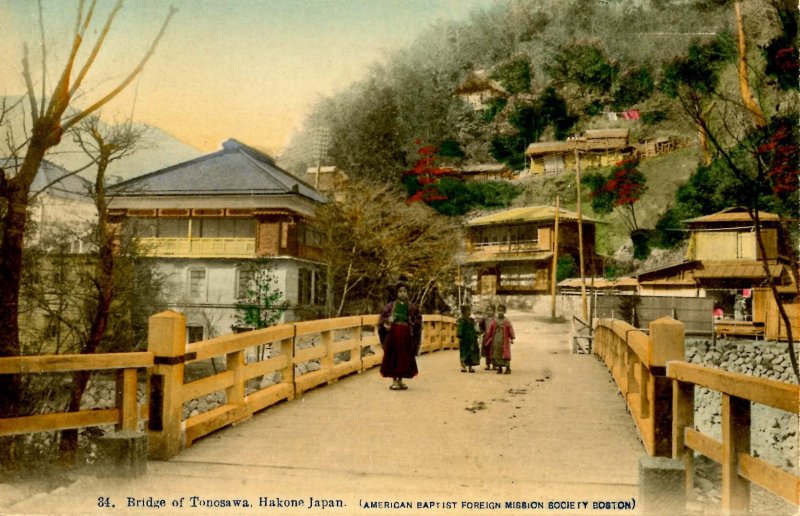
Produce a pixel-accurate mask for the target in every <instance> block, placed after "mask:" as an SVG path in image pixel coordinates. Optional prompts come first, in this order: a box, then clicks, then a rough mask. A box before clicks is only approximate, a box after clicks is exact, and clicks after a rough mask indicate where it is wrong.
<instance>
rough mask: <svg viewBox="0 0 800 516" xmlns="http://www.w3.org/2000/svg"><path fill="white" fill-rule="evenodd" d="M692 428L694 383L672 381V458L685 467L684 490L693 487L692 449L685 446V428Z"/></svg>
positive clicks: (688, 491)
mask: <svg viewBox="0 0 800 516" xmlns="http://www.w3.org/2000/svg"><path fill="white" fill-rule="evenodd" d="M687 427H688V428H694V384H691V383H686V382H681V381H679V380H673V381H672V458H673V459H677V460H680V461H681V462H683V466H684V468H685V469H686V492H687V493H691V492H692V488H694V450H692V449H691V448H689V447H687V446H686V428H687Z"/></svg>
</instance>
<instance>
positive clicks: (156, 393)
mask: <svg viewBox="0 0 800 516" xmlns="http://www.w3.org/2000/svg"><path fill="white" fill-rule="evenodd" d="M185 348H186V319H185V318H184V317H183V315H181V314H179V313H177V312H172V311H166V312H161V313H158V314H155V315H152V316H150V320H149V327H148V337H147V350H148V351H150V352H151V353H153V355H154V358H153V364H154V365H153V368H152V369H151V370H150V373H149V375H148V385H149V390H148V396H149V405H150V420H149V423H148V442H149V449H150V457H151V458H153V459H169V458H170V457H174V456H175V455H177V454H178V452H180V451H181V448H182V447H183V443H182V440H183V431H182V428H181V427H182V425H181V419H182V416H183V396H182V392H181V391H182V388H183V364H184V361H185V355H184V353H185Z"/></svg>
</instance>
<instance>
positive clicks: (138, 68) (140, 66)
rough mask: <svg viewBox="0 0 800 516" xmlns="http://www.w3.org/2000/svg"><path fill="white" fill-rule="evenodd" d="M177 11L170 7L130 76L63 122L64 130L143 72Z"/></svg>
mask: <svg viewBox="0 0 800 516" xmlns="http://www.w3.org/2000/svg"><path fill="white" fill-rule="evenodd" d="M177 12H178V10H177V9H176V8H174V7H171V8H170V10H169V13H168V14H167V17H166V18H165V19H164V23H163V24H162V25H161V30H159V32H158V34H157V35H156V37H155V39H154V40H153V42H152V44H151V45H150V48H149V49H148V51H147V53H146V54H145V55H144V57H143V58H142V60H141V61H140V62H139V64H138V65H137V66H136V68H134V69H133V70H132V71H131V73H130V74H128V76H127V77H126V78H125V79H124V80H123V81H122V82H121V83H120V84H119V85H118V86H117V87H116V88H114V89H113V90H112V91H111V92H110V93H108V94H107V95H106V96H105V97H103V98H101V99H100V100H98V101H97V102H95V103H94V104H92V105H91V106H89V107H88V108H87V109H85V110H83V111H81V112H79V113H78V114H77V115H75V116H73V117H72V118H70V119H68V120H67V121H66V122H64V124H63V128H64V130H67V129H69V128H70V127H72V126H74V125H75V124H77V123H78V122H80V121H81V120H83V119H84V118H86V117H87V116H89V115H90V114H92V113H93V112H95V111H97V110H98V109H100V108H101V107H102V106H103V105H104V104H106V103H107V102H108V101H109V100H111V99H112V98H114V97H115V96H116V95H117V94H119V92H121V91H122V90H123V89H125V88H126V87H127V86H128V85H129V84H130V83H131V81H133V79H134V78H136V76H137V75H139V73H141V71H142V70H143V69H144V66H145V64H147V62H148V61H149V60H150V57H152V55H153V53H154V52H155V50H156V47H157V46H158V43H159V41H161V37H162V36H163V35H164V32H165V31H166V29H167V25H169V21H170V19H172V17H173V16H174V15H175V13H177Z"/></svg>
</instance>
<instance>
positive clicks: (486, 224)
mask: <svg viewBox="0 0 800 516" xmlns="http://www.w3.org/2000/svg"><path fill="white" fill-rule="evenodd" d="M554 229H555V208H554V207H552V206H529V207H524V208H512V209H508V210H503V211H500V212H496V213H492V214H489V215H485V216H482V217H477V218H474V219H472V220H470V221H468V223H467V241H466V260H465V276H466V278H465V279H466V280H467V281H468V285H469V286H470V287H471V289H472V291H473V292H474V293H476V294H479V295H495V294H500V295H509V294H540V293H546V292H549V291H550V278H551V274H552V268H553V263H552V261H553V252H554V250H555V248H556V247H555V242H554ZM594 237H595V222H594V221H593V220H592V219H587V218H584V219H583V249H584V256H585V257H587V258H585V263H586V264H587V267H588V266H589V265H588V264H590V263H591V261H592V260H596V255H595V251H594V250H595V245H594ZM578 242H579V240H578V221H577V214H576V213H573V212H570V211H567V210H563V209H562V210H560V211H559V227H558V255H559V256H565V255H571V256H572V257H573V258H574V259H575V263H578V259H579V245H578Z"/></svg>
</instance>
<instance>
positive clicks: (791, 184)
mask: <svg viewBox="0 0 800 516" xmlns="http://www.w3.org/2000/svg"><path fill="white" fill-rule="evenodd" d="M790 124H791V122H789V121H787V120H781V121H780V122H779V123H778V125H777V127H776V129H775V131H774V132H773V133H772V134H771V135H770V138H769V140H768V141H767V142H766V143H764V144H763V145H761V146H760V147H758V153H759V154H760V155H761V158H762V159H764V161H766V162H767V163H768V166H769V170H768V171H767V177H768V178H769V180H770V183H771V184H772V191H773V193H774V194H775V195H777V196H781V195H786V194H790V193H794V192H796V191H797V189H798V173H799V172H800V171H798V154H797V153H798V146H797V143H796V140H795V137H796V135H795V134H794V132H793V131H792V126H791V125H790Z"/></svg>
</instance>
